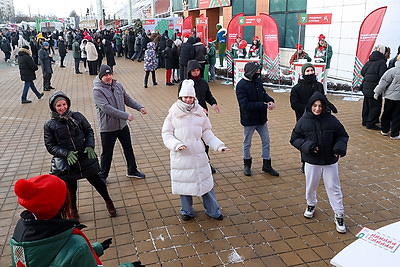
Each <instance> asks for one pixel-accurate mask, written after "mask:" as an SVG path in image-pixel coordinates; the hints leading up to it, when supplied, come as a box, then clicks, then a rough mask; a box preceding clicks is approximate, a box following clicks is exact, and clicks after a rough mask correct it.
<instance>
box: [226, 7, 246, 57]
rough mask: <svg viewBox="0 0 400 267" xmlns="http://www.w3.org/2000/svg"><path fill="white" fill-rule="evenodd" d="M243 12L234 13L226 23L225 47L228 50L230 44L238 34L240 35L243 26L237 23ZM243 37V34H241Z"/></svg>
mask: <svg viewBox="0 0 400 267" xmlns="http://www.w3.org/2000/svg"><path fill="white" fill-rule="evenodd" d="M242 16H243V13H239V14H236V15H235V16H233V17H232V18H231V20H230V21H229V24H228V29H227V31H228V38H227V39H228V40H227V45H226V49H227V50H228V51H229V50H230V49H231V46H232V44H233V43H234V42H235V41H236V38H237V36H238V35H240V36H242V35H243V34H242V33H243V26H240V25H239V17H242ZM242 38H243V36H242Z"/></svg>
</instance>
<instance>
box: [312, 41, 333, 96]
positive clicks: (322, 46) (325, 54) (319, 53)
mask: <svg viewBox="0 0 400 267" xmlns="http://www.w3.org/2000/svg"><path fill="white" fill-rule="evenodd" d="M332 54H333V52H332V46H330V45H329V44H328V42H327V41H326V40H325V35H323V34H320V35H319V36H318V45H317V47H316V48H315V51H314V61H315V62H322V63H325V78H324V90H325V92H326V91H327V89H328V86H327V80H328V74H329V69H330V67H331V58H332Z"/></svg>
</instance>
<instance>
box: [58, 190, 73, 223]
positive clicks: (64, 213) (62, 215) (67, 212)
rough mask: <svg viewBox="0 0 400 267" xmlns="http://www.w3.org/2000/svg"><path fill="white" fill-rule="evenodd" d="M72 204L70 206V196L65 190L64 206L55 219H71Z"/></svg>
mask: <svg viewBox="0 0 400 267" xmlns="http://www.w3.org/2000/svg"><path fill="white" fill-rule="evenodd" d="M71 213H72V204H71V194H70V192H69V190H67V195H66V197H65V201H64V205H63V206H62V207H61V209H60V210H59V211H58V213H57V215H56V218H58V219H71Z"/></svg>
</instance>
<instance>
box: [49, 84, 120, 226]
mask: <svg viewBox="0 0 400 267" xmlns="http://www.w3.org/2000/svg"><path fill="white" fill-rule="evenodd" d="M70 106H71V100H70V99H69V98H68V97H67V96H66V95H65V94H64V93H62V92H60V91H57V92H55V93H54V94H53V95H52V96H51V97H50V99H49V107H50V110H51V119H50V120H48V121H47V122H46V123H45V125H44V143H45V145H46V149H47V151H48V152H49V153H50V154H52V155H53V159H52V166H51V171H50V173H51V174H53V175H56V176H58V177H59V178H60V179H62V180H64V181H65V183H66V184H67V187H68V189H69V191H70V193H71V202H72V210H73V217H74V218H76V219H78V218H79V215H78V209H77V205H76V191H77V188H78V183H77V181H78V180H79V179H82V178H86V179H87V180H88V181H89V183H90V184H91V185H93V187H94V188H95V189H96V190H97V192H99V194H100V195H101V196H102V198H103V199H104V201H105V202H106V206H107V210H108V214H109V216H110V217H115V216H116V215H117V211H116V209H115V207H114V204H113V202H112V200H111V198H110V196H109V194H108V190H107V187H106V185H105V184H104V183H103V181H101V179H100V176H99V171H100V166H99V161H98V159H97V155H96V153H95V152H94V133H93V129H92V127H91V126H90V123H89V122H88V121H87V119H86V118H85V117H84V116H83V115H82V114H81V113H79V112H74V111H71V110H70Z"/></svg>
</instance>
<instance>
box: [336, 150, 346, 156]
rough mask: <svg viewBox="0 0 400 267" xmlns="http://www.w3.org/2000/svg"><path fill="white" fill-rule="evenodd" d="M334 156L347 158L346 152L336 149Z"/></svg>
mask: <svg viewBox="0 0 400 267" xmlns="http://www.w3.org/2000/svg"><path fill="white" fill-rule="evenodd" d="M333 154H334V155H339V156H340V157H344V156H346V151H345V150H341V149H335V150H333Z"/></svg>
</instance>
